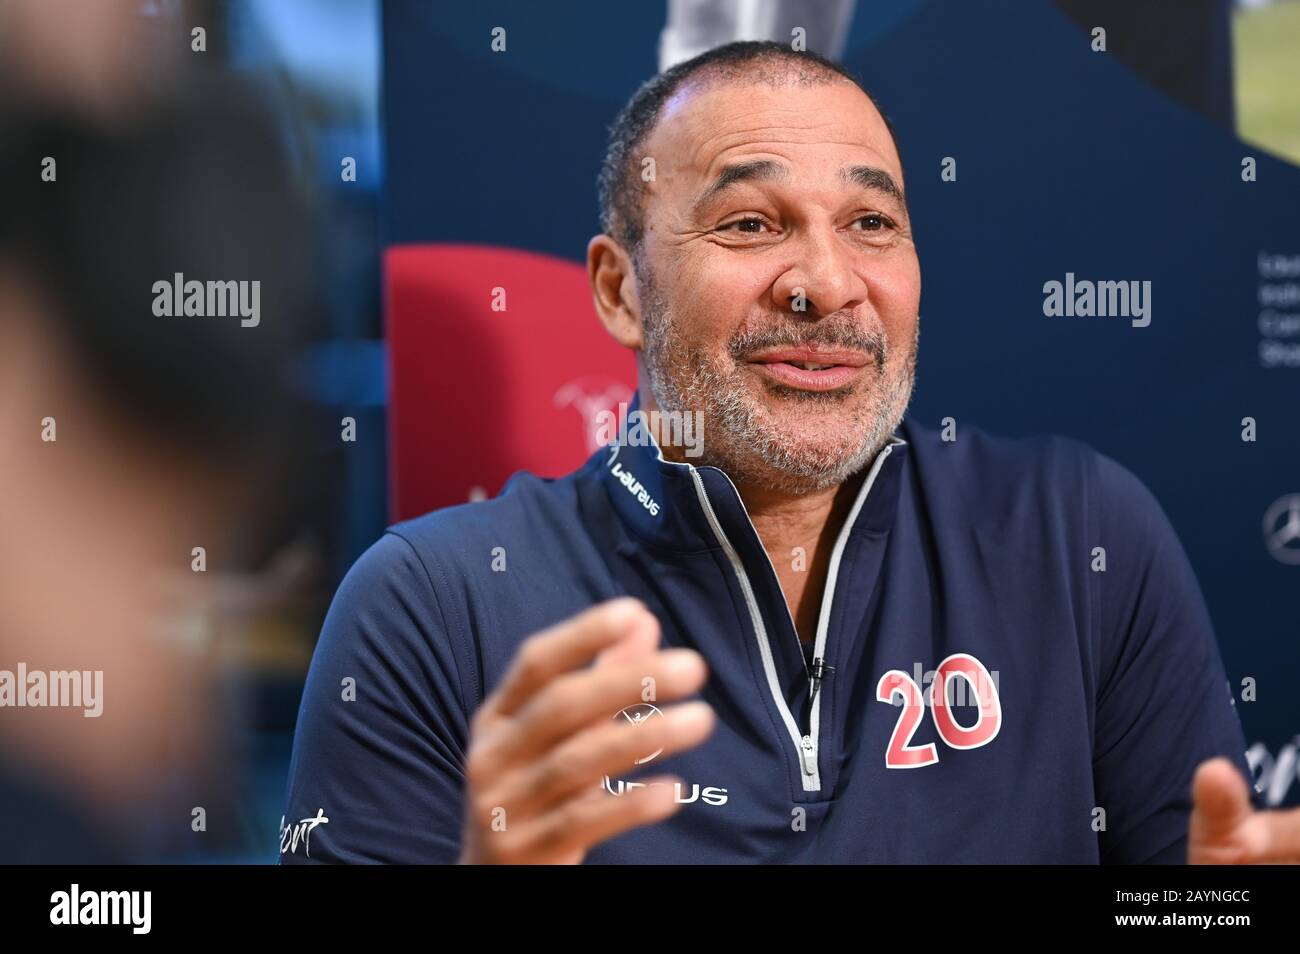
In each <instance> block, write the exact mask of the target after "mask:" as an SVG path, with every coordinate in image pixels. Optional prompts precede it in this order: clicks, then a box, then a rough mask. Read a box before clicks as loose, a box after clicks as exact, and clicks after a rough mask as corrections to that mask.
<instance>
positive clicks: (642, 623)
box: [595, 611, 659, 666]
mask: <svg viewBox="0 0 1300 954" xmlns="http://www.w3.org/2000/svg"><path fill="white" fill-rule="evenodd" d="M658 648H659V620H658V619H656V618H655V616H654V614H652V613H650V612H648V611H647V612H646V613H645V614H644V615H643V616H639V617H638V618H637V619H636V620H635V621H634V622H633V623H632V628H631V629H630V630H629V631H628V632H627V633H626V634H625V635H624V636H623V638H622V639H620V640H619V641H618V642H616V643H615V644H614V645H612V646H610V647H609V648H607V649H602V650H601V651H600V653H599V655H597V656H596V662H595V665H597V666H608V665H611V664H617V663H621V662H627V661H628V660H629V659H637V658H639V657H641V656H648V655H650V654H651V653H653V652H654V651H655V650H656V649H658Z"/></svg>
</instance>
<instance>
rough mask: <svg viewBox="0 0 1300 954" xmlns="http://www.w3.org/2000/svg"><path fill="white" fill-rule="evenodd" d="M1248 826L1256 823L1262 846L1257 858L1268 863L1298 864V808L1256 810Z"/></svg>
mask: <svg viewBox="0 0 1300 954" xmlns="http://www.w3.org/2000/svg"><path fill="white" fill-rule="evenodd" d="M1247 824H1248V826H1255V825H1258V826H1259V828H1260V830H1261V832H1262V834H1261V836H1260V841H1262V842H1263V848H1262V849H1261V851H1260V853H1259V855H1260V856H1259V858H1258V859H1251V860H1258V861H1262V862H1267V863H1269V864H1283V865H1296V864H1300V808H1289V809H1286V810H1285V811H1267V812H1256V813H1255V817H1254V818H1252V819H1251V820H1250V822H1248V823H1247Z"/></svg>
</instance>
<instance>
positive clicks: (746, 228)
mask: <svg viewBox="0 0 1300 954" xmlns="http://www.w3.org/2000/svg"><path fill="white" fill-rule="evenodd" d="M762 229H763V220H762V219H755V218H748V219H737V220H736V221H735V222H732V223H730V224H728V225H724V226H723V227H722V231H724V232H746V233H748V234H750V235H757V234H758V233H759V232H761V231H762Z"/></svg>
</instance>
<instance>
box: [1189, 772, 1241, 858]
mask: <svg viewBox="0 0 1300 954" xmlns="http://www.w3.org/2000/svg"><path fill="white" fill-rule="evenodd" d="M1192 805H1193V808H1192V822H1191V831H1190V836H1191V840H1192V841H1193V842H1197V841H1208V840H1213V839H1215V838H1217V837H1219V836H1221V835H1226V834H1228V833H1229V832H1232V831H1235V830H1236V829H1237V828H1238V827H1239V826H1240V825H1241V824H1242V823H1243V822H1245V821H1246V819H1248V818H1249V817H1250V816H1251V814H1252V813H1253V811H1254V806H1252V805H1251V803H1250V794H1249V792H1248V790H1247V788H1246V781H1245V779H1243V778H1242V777H1241V773H1240V772H1238V771H1237V769H1236V767H1235V766H1233V764H1232V763H1231V762H1230V761H1228V760H1227V759H1225V758H1215V759H1210V760H1209V761H1208V762H1202V763H1201V765H1200V767H1199V768H1197V770H1196V776H1195V777H1194V778H1193V779H1192Z"/></svg>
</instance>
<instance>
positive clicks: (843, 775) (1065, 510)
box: [280, 418, 1258, 864]
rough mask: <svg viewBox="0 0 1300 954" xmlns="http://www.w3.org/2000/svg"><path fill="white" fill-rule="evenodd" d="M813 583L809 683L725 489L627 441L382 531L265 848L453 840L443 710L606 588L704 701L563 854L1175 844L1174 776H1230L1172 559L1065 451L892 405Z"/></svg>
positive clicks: (1210, 679) (324, 655)
mask: <svg viewBox="0 0 1300 954" xmlns="http://www.w3.org/2000/svg"><path fill="white" fill-rule="evenodd" d="M792 558H793V557H792ZM826 592H827V593H828V594H830V598H828V599H824V600H823V606H822V612H821V619H820V624H819V627H818V630H817V637H816V642H815V644H814V645H813V647H812V649H811V652H810V656H811V657H812V661H813V663H814V665H816V664H818V663H820V672H821V678H820V679H818V680H816V685H817V691H816V692H815V693H814V692H813V690H812V687H813V682H814V680H813V679H812V678H811V668H812V667H811V666H810V660H809V658H806V657H805V655H804V653H803V652H802V651H801V646H800V642H799V638H798V636H797V634H796V632H795V628H794V625H793V623H792V621H791V618H790V613H789V610H788V609H787V606H786V603H785V600H784V598H783V595H782V591H781V588H780V585H779V583H778V581H777V577H776V574H775V572H774V570H773V567H772V564H771V562H770V561H769V558H768V556H767V554H766V552H765V551H764V549H763V547H762V544H761V542H760V541H759V538H758V536H757V534H756V533H755V531H754V528H753V526H752V524H751V523H750V521H749V518H748V516H747V515H746V512H745V508H744V505H743V504H742V502H741V499H740V497H739V495H738V494H737V492H736V490H735V487H734V486H733V484H732V483H731V481H730V479H729V478H728V477H727V476H726V475H725V474H724V473H723V472H722V471H720V470H718V469H716V468H712V467H698V468H696V467H692V466H690V465H687V464H674V463H670V462H667V461H665V460H664V459H663V458H662V456H661V454H660V453H659V451H658V448H657V447H655V446H654V445H653V444H651V446H633V445H630V444H622V445H613V446H611V447H608V448H605V449H602V450H600V451H598V452H597V453H595V454H594V455H593V456H592V457H591V459H590V460H589V461H588V462H587V464H586V465H585V466H584V467H583V468H582V469H581V470H579V471H577V472H575V473H573V474H570V475H568V476H566V477H563V478H559V479H554V480H546V479H539V478H538V477H535V476H533V475H531V474H527V473H521V474H517V475H516V476H515V477H514V478H512V479H511V481H510V483H509V484H508V486H507V488H506V490H505V491H504V492H503V493H502V494H501V496H499V497H498V498H496V499H494V500H491V501H486V502H481V503H473V504H467V505H464V506H458V507H452V508H449V509H446V510H440V511H437V512H434V513H431V514H428V515H426V516H423V517H420V518H419V519H416V520H412V521H409V522H406V523H402V524H398V525H396V526H394V527H393V528H391V529H390V530H389V531H388V532H387V533H386V534H385V535H384V536H383V537H382V538H381V539H380V540H379V541H378V542H377V543H376V544H375V545H374V546H373V547H371V549H370V550H369V551H367V552H366V553H365V554H364V555H363V556H362V557H361V559H360V560H358V562H357V564H356V565H355V566H354V567H353V568H352V570H351V571H350V572H349V574H348V575H347V577H346V579H345V580H344V581H343V583H342V585H341V586H340V588H339V591H338V594H337V596H336V598H335V600H334V603H333V605H332V607H331V608H330V611H329V614H328V616H327V618H326V621H325V626H324V630H323V632H322V634H321V638H320V642H319V644H318V645H317V648H316V652H315V656H314V659H313V661H312V665H311V672H310V675H309V678H308V681H307V686H306V690H305V695H304V697H303V701H302V707H301V710H300V714H299V719H298V730H297V735H296V738H295V742H294V753H293V760H292V765H291V768H290V779H289V790H288V801H287V808H286V813H285V819H284V821H283V823H282V826H281V827H282V831H281V843H280V849H281V860H282V861H283V862H286V863H291V862H308V861H310V862H318V861H334V862H451V861H454V860H455V859H456V857H457V855H458V851H459V841H460V832H461V823H462V804H461V802H462V785H463V775H462V766H463V764H464V758H465V752H466V749H467V739H468V726H469V720H470V715H471V714H472V712H473V711H474V709H475V708H476V707H477V706H478V705H479V704H480V703H481V702H482V700H483V699H484V697H485V695H486V694H487V693H490V692H491V691H492V690H493V689H494V688H495V687H496V686H497V684H498V683H499V681H500V679H501V677H502V675H503V674H504V672H505V670H506V668H507V666H508V665H509V663H510V661H511V658H512V657H513V656H514V654H515V650H516V648H517V647H518V646H519V645H520V643H521V642H522V641H523V640H524V639H526V638H527V637H528V636H529V635H531V634H533V633H535V632H537V631H538V630H540V629H542V628H544V627H546V626H549V625H551V624H553V623H556V622H558V621H560V620H563V619H565V618H567V617H569V616H572V615H574V614H575V613H578V612H580V611H581V610H583V609H586V608H587V607H589V606H591V605H592V604H593V603H596V602H598V601H601V600H605V599H609V598H611V597H614V596H619V595H624V594H628V595H632V596H636V597H638V598H640V599H641V600H643V601H644V602H645V603H646V605H647V606H648V607H649V608H650V609H651V611H652V612H653V613H654V614H655V615H656V616H657V617H658V618H659V621H660V623H661V625H662V629H663V645H664V646H687V647H692V648H694V649H696V650H698V651H699V652H700V653H702V654H703V655H704V657H705V659H706V660H707V661H708V664H709V668H710V675H709V680H708V683H707V684H706V686H705V687H704V689H703V690H702V691H701V693H700V694H699V698H702V699H704V700H705V701H707V702H709V703H710V704H711V705H712V707H713V709H714V710H715V712H716V713H717V715H718V720H717V728H716V730H715V731H714V733H713V735H712V736H711V737H710V738H709V739H708V740H707V741H706V742H705V743H703V744H702V745H701V746H700V747H698V748H696V749H694V750H692V751H689V752H685V753H681V754H678V755H676V756H673V757H663V758H659V759H656V760H653V761H652V762H651V763H650V764H648V765H646V766H643V767H642V768H645V769H651V770H654V771H655V772H656V773H658V772H670V773H672V774H675V775H676V776H678V777H679V778H681V779H682V780H683V784H682V786H681V787H680V788H679V789H678V798H679V800H681V801H683V802H684V803H685V804H684V805H683V807H682V808H681V810H680V811H679V812H677V814H676V815H674V816H673V817H672V818H670V819H669V820H667V821H666V822H663V823H661V824H659V825H655V826H651V827H648V828H641V829H636V830H634V831H631V832H628V833H626V834H623V835H621V836H619V837H617V838H614V839H612V840H610V841H608V842H605V843H603V844H601V845H599V846H598V847H596V848H595V849H593V850H592V851H591V852H590V853H589V854H588V861H590V862H593V863H597V862H650V863H658V862H685V863H694V862H718V863H750V864H752V863H769V862H777V863H787V862H788V863H802V862H819V863H820V862H825V863H831V862H850V863H857V862H866V863H888V862H904V863H943V862H958V863H961V862H979V863H1003V862H1005V863H1020V862H1048V863H1052V862H1065V863H1085V864H1093V863H1098V862H1104V863H1144V862H1182V861H1185V860H1186V851H1187V844H1186V842H1187V826H1188V816H1189V811H1190V784H1191V779H1192V775H1193V772H1194V771H1195V769H1196V766H1197V765H1198V764H1200V762H1202V761H1203V760H1204V759H1207V758H1210V757H1212V756H1215V755H1226V756H1228V757H1230V758H1232V759H1233V760H1234V761H1235V763H1236V764H1237V765H1238V766H1239V768H1240V769H1241V771H1242V772H1243V774H1245V775H1246V777H1247V778H1249V774H1248V773H1249V769H1248V768H1247V763H1246V760H1245V742H1244V739H1243V735H1242V730H1241V725H1240V722H1239V719H1238V716H1237V714H1236V710H1235V708H1234V707H1233V705H1232V702H1231V696H1230V690H1229V687H1228V685H1227V680H1226V677H1225V674H1224V670H1223V664H1222V662H1221V659H1220V656H1219V652H1218V648H1217V645H1216V643H1215V638H1214V634H1213V631H1212V628H1211V624H1210V620H1209V616H1208V613H1207V611H1206V608H1205V605H1204V601H1203V599H1202V597H1201V594H1200V591H1199V588H1198V586H1197V583H1196V579H1195V577H1194V575H1193V572H1192V569H1191V567H1190V565H1189V563H1188V560H1187V558H1186V556H1185V554H1184V552H1183V549H1182V547H1181V546H1180V544H1179V542H1178V539H1177V537H1176V535H1175V533H1174V531H1173V529H1172V528H1171V527H1170V524H1169V522H1168V520H1167V519H1166V517H1165V516H1164V514H1163V512H1162V511H1161V509H1160V507H1159V505H1158V504H1157V503H1156V501H1155V500H1154V498H1153V497H1152V496H1151V494H1150V493H1149V491H1148V490H1147V489H1146V488H1145V487H1144V486H1143V485H1142V484H1141V482H1139V481H1138V480H1137V478H1135V477H1134V476H1133V475H1132V474H1131V473H1130V472H1128V471H1127V470H1125V469H1124V468H1122V467H1121V466H1119V465H1118V464H1117V463H1115V462H1114V461H1113V460H1111V459H1110V458H1108V457H1105V456H1103V455H1101V454H1099V453H1096V452H1094V451H1092V450H1090V449H1089V448H1088V447H1086V446H1085V445H1083V444H1080V443H1078V442H1075V441H1071V440H1066V439H1061V438H1043V439H1032V440H1007V439H1000V438H994V437H990V436H988V435H986V434H983V433H981V432H979V431H978V430H975V429H973V428H969V427H968V428H965V429H963V430H962V431H961V432H960V434H959V436H958V439H957V440H955V441H949V442H945V441H942V440H941V439H940V435H939V434H938V433H937V432H935V431H931V430H927V429H924V428H921V427H919V426H917V424H916V422H915V421H913V420H911V419H910V418H909V419H906V420H905V422H904V423H903V425H902V426H901V427H900V429H899V432H898V435H896V436H895V437H894V438H893V439H892V440H891V443H890V445H889V446H888V447H887V448H886V449H885V450H883V451H882V452H881V454H880V455H879V456H878V457H877V459H876V460H875V462H874V463H873V465H872V469H871V471H870V472H869V474H868V476H867V479H866V480H864V482H863V485H862V490H861V492H860V493H859V495H858V497H857V500H856V503H855V505H854V508H853V510H852V512H851V514H850V516H849V518H848V520H847V522H846V524H845V528H844V530H843V532H842V533H841V534H840V536H839V539H838V541H837V542H836V545H835V548H834V551H833V557H832V562H831V566H830V575H829V579H828V581H827V589H826ZM941 667H942V674H941V675H939V676H936V675H935V670H937V669H940V668H941ZM349 680H351V681H352V682H349ZM940 684H942V685H943V686H944V691H938V692H934V691H933V690H934V689H935V687H937V686H938V685H940ZM353 693H354V695H355V698H348V696H350V695H352V694H353ZM638 708H639V709H640V713H639V714H644V715H647V716H649V717H653V715H654V712H653V710H652V709H650V708H644V707H638ZM635 714H637V713H634V714H633V715H635ZM615 715H617V714H616V713H611V718H613V717H614V716H615ZM635 777H636V776H635V775H634V774H633V775H630V776H629V778H627V779H607V780H606V781H605V783H604V785H605V787H607V788H608V790H609V791H610V792H611V796H610V797H615V795H616V794H617V793H618V792H620V791H623V790H625V786H626V784H627V783H628V782H629V781H634V780H635ZM1257 804H1258V802H1257ZM322 819H325V820H322Z"/></svg>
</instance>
